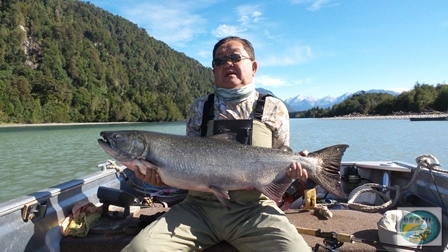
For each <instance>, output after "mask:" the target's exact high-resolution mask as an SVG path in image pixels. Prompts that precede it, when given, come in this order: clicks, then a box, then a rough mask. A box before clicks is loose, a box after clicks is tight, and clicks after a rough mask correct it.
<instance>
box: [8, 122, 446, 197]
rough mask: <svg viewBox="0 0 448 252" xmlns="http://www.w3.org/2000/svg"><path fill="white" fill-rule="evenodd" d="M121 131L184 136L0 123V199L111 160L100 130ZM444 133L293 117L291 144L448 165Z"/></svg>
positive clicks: (421, 125) (434, 125) (430, 125)
mask: <svg viewBox="0 0 448 252" xmlns="http://www.w3.org/2000/svg"><path fill="white" fill-rule="evenodd" d="M121 129H138V130H152V131H158V132H166V133H172V134H180V135H183V134H185V123H184V122H174V123H136V124H134V123H127V124H93V125H92V124H87V125H50V126H24V127H23V126H22V127H0V156H1V157H2V162H1V166H0V171H1V174H2V176H1V179H0V188H2V190H1V191H0V202H4V201H7V200H9V199H13V198H16V197H18V196H21V195H26V194H29V193H31V192H34V191H37V190H40V189H44V188H47V187H51V186H53V185H56V184H59V183H61V182H64V181H67V180H71V179H76V178H79V177H82V176H84V175H87V174H89V173H92V172H95V171H98V170H99V168H98V167H97V165H98V164H100V163H104V162H105V161H106V160H108V159H110V157H109V156H108V155H107V154H106V153H105V152H104V151H103V150H102V149H101V148H100V147H99V145H98V143H97V139H98V138H100V136H99V133H100V132H101V131H103V130H121ZM447 131H448V122H446V121H423V122H411V121H409V119H408V120H393V119H391V120H330V119H292V120H291V147H292V148H293V150H295V151H300V150H303V149H307V150H309V151H313V150H317V149H320V148H323V147H326V146H329V145H333V144H339V143H345V144H349V145H350V147H349V148H348V149H347V151H346V153H345V155H344V157H343V161H362V160H372V161H404V162H408V163H411V164H414V163H415V161H414V160H415V158H416V157H417V156H419V155H421V154H432V155H434V156H435V157H437V158H438V160H439V161H440V163H441V164H442V165H445V167H446V164H447V163H448V155H447V154H448V133H447ZM444 169H446V168H444Z"/></svg>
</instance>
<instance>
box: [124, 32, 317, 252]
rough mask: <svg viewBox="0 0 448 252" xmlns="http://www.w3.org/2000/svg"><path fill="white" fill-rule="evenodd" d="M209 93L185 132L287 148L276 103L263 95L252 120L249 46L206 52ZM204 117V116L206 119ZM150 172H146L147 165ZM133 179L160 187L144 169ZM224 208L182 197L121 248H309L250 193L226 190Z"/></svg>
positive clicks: (231, 41)
mask: <svg viewBox="0 0 448 252" xmlns="http://www.w3.org/2000/svg"><path fill="white" fill-rule="evenodd" d="M212 65H213V73H214V75H215V87H214V89H215V93H214V96H212V97H210V96H206V97H202V98H199V99H197V100H196V101H194V102H193V104H192V105H191V107H190V110H189V112H188V116H187V135H189V136H198V137H199V136H201V135H202V136H210V135H214V134H219V133H222V132H231V133H235V134H236V136H237V139H242V140H240V142H242V143H244V144H252V145H256V146H262V147H270V148H282V147H284V146H288V145H289V116H288V111H287V109H286V107H285V105H284V104H283V103H282V101H280V100H279V99H277V98H274V97H265V98H264V100H263V101H262V102H263V103H264V106H262V107H264V108H263V109H262V113H261V114H259V115H256V114H257V113H256V112H257V111H256V108H258V107H257V104H258V103H259V102H260V101H259V98H260V94H259V93H258V92H257V91H256V90H255V86H254V83H253V77H254V76H255V73H256V71H257V68H258V64H257V62H256V61H255V54H254V50H253V47H252V45H251V43H250V42H249V41H247V40H245V39H242V38H239V37H226V38H223V39H221V40H220V41H218V43H217V44H216V45H215V47H214V48H213V61H212ZM207 116H211V118H207ZM149 168H151V167H149ZM287 175H288V176H289V177H291V179H307V177H308V175H307V173H306V170H304V169H302V168H301V166H300V164H299V163H292V164H291V166H290V168H289V169H288V171H287ZM136 176H137V177H138V178H140V179H142V180H144V181H145V182H147V183H150V184H153V185H159V186H160V185H163V181H161V179H160V177H159V175H158V174H157V173H156V172H155V170H153V169H148V171H147V173H146V175H143V174H141V173H140V172H139V171H138V169H136ZM229 195H230V209H227V208H225V207H223V206H222V205H221V203H220V202H219V201H218V199H217V198H216V197H215V196H213V195H212V194H210V193H204V192H196V191H190V192H189V196H188V197H187V198H186V199H185V200H184V201H183V202H181V203H179V204H177V205H175V206H173V207H172V208H171V209H170V211H168V212H167V213H166V214H165V215H163V216H161V217H160V218H159V219H158V220H156V221H155V222H153V223H151V224H150V225H149V226H147V227H146V228H145V229H143V230H142V231H141V232H140V233H139V234H138V235H137V236H136V237H135V238H134V239H133V240H132V242H131V243H130V244H129V245H128V246H127V247H126V248H124V250H123V251H197V250H203V249H206V248H208V247H211V246H213V245H215V244H217V243H219V242H221V241H227V242H228V243H230V244H232V245H233V246H234V247H236V248H237V249H238V250H239V251H311V248H310V247H309V246H308V245H307V244H306V242H305V241H304V240H303V238H302V237H301V236H300V235H299V234H298V232H297V231H296V229H295V227H294V226H293V225H292V224H290V223H289V221H288V219H287V218H286V216H285V214H284V213H283V212H282V211H281V210H280V209H279V208H278V207H277V204H276V202H274V201H272V200H270V199H269V198H267V197H266V196H265V195H263V194H261V193H260V192H258V191H255V190H244V191H243V190H240V191H231V192H229Z"/></svg>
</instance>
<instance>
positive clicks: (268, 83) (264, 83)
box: [255, 75, 291, 87]
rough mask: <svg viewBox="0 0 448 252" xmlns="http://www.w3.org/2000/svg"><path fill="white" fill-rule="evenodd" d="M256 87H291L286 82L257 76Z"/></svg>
mask: <svg viewBox="0 0 448 252" xmlns="http://www.w3.org/2000/svg"><path fill="white" fill-rule="evenodd" d="M255 85H257V86H259V87H285V86H291V85H290V84H288V83H287V82H286V81H285V80H283V79H280V78H274V77H271V76H269V75H260V76H255Z"/></svg>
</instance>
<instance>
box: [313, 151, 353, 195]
mask: <svg viewBox="0 0 448 252" xmlns="http://www.w3.org/2000/svg"><path fill="white" fill-rule="evenodd" d="M348 147H349V146H348V145H347V144H338V145H333V146H330V147H326V148H323V149H321V150H318V151H315V152H311V153H309V154H308V156H307V157H309V158H319V159H321V160H322V166H321V168H322V171H321V172H317V173H316V175H315V176H314V177H315V178H314V179H313V178H311V179H313V181H314V182H316V183H317V184H319V185H320V186H321V187H322V188H324V189H325V190H327V191H329V192H330V193H332V194H334V195H336V196H338V197H341V198H343V199H345V198H347V195H346V194H345V192H344V191H343V190H342V187H341V185H340V174H339V171H340V169H341V160H342V156H343V155H344V152H345V150H346V149H347V148H348Z"/></svg>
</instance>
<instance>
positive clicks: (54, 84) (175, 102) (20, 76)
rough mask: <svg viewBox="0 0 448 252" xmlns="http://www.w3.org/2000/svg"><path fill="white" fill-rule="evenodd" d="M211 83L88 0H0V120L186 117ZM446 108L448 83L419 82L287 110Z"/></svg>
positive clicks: (200, 70)
mask: <svg viewBox="0 0 448 252" xmlns="http://www.w3.org/2000/svg"><path fill="white" fill-rule="evenodd" d="M148 15H151V13H148ZM210 50H211V49H210ZM212 85H213V73H212V70H211V68H208V67H204V66H203V65H201V64H200V63H199V62H198V61H196V60H194V59H192V58H189V57H187V56H186V55H185V54H183V53H179V52H176V51H174V50H173V49H171V48H170V47H169V46H167V45H166V44H165V43H163V42H162V41H158V40H156V39H154V38H153V37H151V36H150V34H148V33H147V32H146V31H145V30H144V29H142V28H139V27H138V26H137V25H135V24H133V23H131V22H129V21H128V20H126V19H124V18H122V17H119V16H116V15H112V14H111V13H109V12H106V11H104V10H102V9H100V8H97V7H95V6H94V5H92V4H89V3H85V2H80V1H77V0H0V123H61V122H120V121H128V122H150V121H176V120H183V119H185V116H186V113H187V109H188V106H189V104H190V103H191V102H192V101H193V99H195V98H198V97H200V96H202V95H205V94H207V93H209V92H211V91H212ZM447 110H448V85H446V84H437V85H436V86H433V85H428V84H419V83H417V84H416V85H415V86H414V89H413V90H411V91H409V92H404V93H402V94H400V95H398V96H392V95H389V94H368V93H360V94H356V95H354V96H352V97H351V98H349V99H347V100H346V101H344V102H342V103H340V104H337V105H335V106H333V107H332V108H330V109H322V108H313V109H311V110H308V111H302V112H298V113H292V114H291V117H331V116H341V115H348V114H363V115H390V114H395V113H421V112H426V111H443V112H446V111H447Z"/></svg>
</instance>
